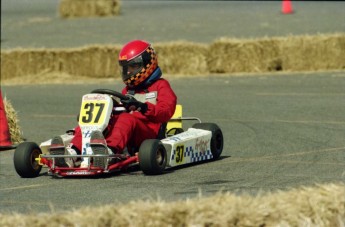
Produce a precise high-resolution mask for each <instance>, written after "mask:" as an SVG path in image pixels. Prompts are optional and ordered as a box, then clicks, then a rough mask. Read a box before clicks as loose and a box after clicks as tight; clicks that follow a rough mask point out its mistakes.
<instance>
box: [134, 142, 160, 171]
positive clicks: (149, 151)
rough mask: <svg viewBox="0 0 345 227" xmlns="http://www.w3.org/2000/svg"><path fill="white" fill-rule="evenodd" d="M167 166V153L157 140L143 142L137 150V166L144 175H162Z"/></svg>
mask: <svg viewBox="0 0 345 227" xmlns="http://www.w3.org/2000/svg"><path fill="white" fill-rule="evenodd" d="M166 164H167V152H166V150H165V147H164V145H163V143H162V142H161V141H160V140H157V139H150V140H145V141H144V142H143V143H142V144H141V146H140V148H139V166H140V169H141V170H142V171H143V172H144V174H146V175H158V174H162V173H163V171H164V170H165V166H166Z"/></svg>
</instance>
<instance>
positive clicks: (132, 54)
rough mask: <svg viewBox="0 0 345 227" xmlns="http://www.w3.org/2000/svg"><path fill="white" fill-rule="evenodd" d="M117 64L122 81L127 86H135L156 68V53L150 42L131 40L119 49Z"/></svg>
mask: <svg viewBox="0 0 345 227" xmlns="http://www.w3.org/2000/svg"><path fill="white" fill-rule="evenodd" d="M119 64H120V67H121V69H122V73H121V74H122V80H123V82H124V83H125V84H126V85H127V86H129V87H137V86H139V85H140V84H141V83H142V82H144V81H145V80H146V79H148V78H149V77H150V76H151V75H152V73H153V72H154V71H155V70H156V69H157V67H158V61H157V54H156V52H155V50H154V49H153V48H152V47H151V44H150V43H148V42H146V41H143V40H133V41H131V42H129V43H127V44H126V45H125V46H124V47H123V48H122V50H121V51H120V54H119Z"/></svg>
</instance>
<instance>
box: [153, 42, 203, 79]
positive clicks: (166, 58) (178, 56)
mask: <svg viewBox="0 0 345 227" xmlns="http://www.w3.org/2000/svg"><path fill="white" fill-rule="evenodd" d="M153 47H154V48H155V50H156V52H157V55H158V65H159V66H160V67H161V69H162V71H163V73H166V74H175V75H176V74H178V75H198V74H207V73H209V71H208V68H207V61H206V55H207V51H208V47H207V45H203V44H197V43H191V42H183V41H178V42H170V43H157V44H154V45H153Z"/></svg>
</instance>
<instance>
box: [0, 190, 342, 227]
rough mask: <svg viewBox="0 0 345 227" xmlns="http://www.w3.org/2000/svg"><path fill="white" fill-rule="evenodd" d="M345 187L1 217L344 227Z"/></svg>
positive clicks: (39, 221) (13, 220) (14, 221)
mask: <svg viewBox="0 0 345 227" xmlns="http://www.w3.org/2000/svg"><path fill="white" fill-rule="evenodd" d="M344 224H345V185H344V184H328V185H317V186H314V187H300V188H296V189H291V190H290V191H278V192H274V193H265V194H264V193H262V194H261V195H257V196H250V195H246V194H244V195H236V194H233V193H230V192H227V193H218V194H216V195H214V196H211V197H205V198H203V197H200V198H195V199H190V200H185V201H177V202H164V201H133V202H130V203H128V204H123V205H118V204H113V205H106V206H103V207H98V208H91V207H86V208H83V209H80V210H74V211H70V212H66V213H65V212H64V213H41V214H36V215H23V214H13V215H9V214H0V226H4V227H5V226H30V227H31V226H42V227H43V226H150V227H151V226H319V227H323V226H332V227H337V226H344Z"/></svg>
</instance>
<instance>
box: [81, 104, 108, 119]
mask: <svg viewBox="0 0 345 227" xmlns="http://www.w3.org/2000/svg"><path fill="white" fill-rule="evenodd" d="M104 106H105V104H104V103H96V104H95V103H85V105H84V106H83V111H82V112H83V113H82V115H81V121H82V122H83V123H98V122H99V119H100V118H101V116H102V112H103V109H104ZM95 108H96V109H98V110H95Z"/></svg>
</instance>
